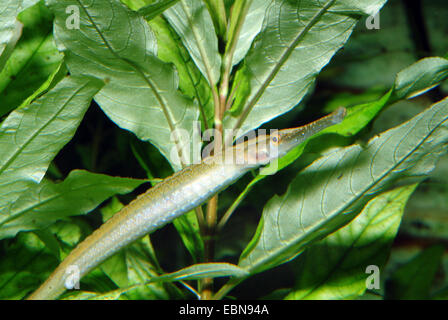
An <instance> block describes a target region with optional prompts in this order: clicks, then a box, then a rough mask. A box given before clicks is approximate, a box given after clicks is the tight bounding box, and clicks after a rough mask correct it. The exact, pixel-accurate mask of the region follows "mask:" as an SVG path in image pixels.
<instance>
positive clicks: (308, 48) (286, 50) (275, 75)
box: [224, 0, 386, 133]
mask: <svg viewBox="0 0 448 320" xmlns="http://www.w3.org/2000/svg"><path fill="white" fill-rule="evenodd" d="M385 2H386V0H384V1H375V3H373V4H372V1H368V0H363V1H356V2H354V1H335V0H327V1H325V2H323V1H315V0H305V1H297V0H295V1H287V0H274V1H272V3H271V4H270V5H269V7H268V9H267V11H266V15H265V18H264V27H263V30H262V31H261V33H260V34H259V35H258V37H257V38H256V39H255V41H254V43H253V45H252V48H251V49H250V50H249V52H248V55H247V57H246V58H245V60H244V65H243V69H246V70H245V71H244V72H245V73H246V74H247V76H248V77H249V80H250V95H249V96H248V98H247V102H246V104H245V107H244V110H243V112H242V113H241V114H239V115H238V116H232V115H230V114H227V116H226V118H225V119H224V120H225V121H224V125H225V127H226V128H234V127H237V128H238V127H239V128H241V129H242V131H241V133H244V132H247V131H248V130H251V129H253V128H256V127H258V126H259V125H261V124H262V123H264V122H266V121H269V120H271V119H272V118H275V117H277V116H279V115H280V114H282V113H285V112H287V111H288V110H290V109H291V108H293V107H294V106H295V105H296V104H297V103H299V102H300V100H301V99H302V98H303V97H304V95H305V94H306V93H307V92H308V90H309V88H310V86H311V85H312V83H313V82H314V80H315V78H316V76H317V74H318V73H319V72H320V70H321V69H322V68H323V67H324V66H325V65H326V64H327V63H328V62H329V60H330V59H331V57H332V56H333V55H334V54H335V53H336V51H337V50H338V49H340V48H341V46H342V45H343V44H344V43H345V42H346V41H347V39H348V37H349V36H350V34H351V32H352V30H353V28H354V26H355V24H356V22H357V21H358V20H359V18H360V17H361V16H363V15H368V14H371V13H372V12H375V11H378V10H379V9H380V8H381V6H382V5H383V4H384V3H385ZM239 72H242V71H239ZM237 94H239V92H238V91H237Z"/></svg>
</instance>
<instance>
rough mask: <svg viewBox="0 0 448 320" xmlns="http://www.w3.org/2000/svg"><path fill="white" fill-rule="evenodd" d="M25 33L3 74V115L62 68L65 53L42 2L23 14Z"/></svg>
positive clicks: (0, 86) (0, 108)
mask: <svg viewBox="0 0 448 320" xmlns="http://www.w3.org/2000/svg"><path fill="white" fill-rule="evenodd" d="M19 19H20V21H21V22H22V23H23V34H22V37H21V38H20V40H19V42H18V43H17V46H16V48H15V49H14V51H13V53H12V54H11V56H10V58H9V59H8V62H7V63H6V65H5V68H4V69H3V70H2V72H1V73H0V101H1V105H0V117H1V116H3V115H5V114H6V113H8V112H10V111H11V110H13V109H15V108H16V107H18V106H19V105H20V104H21V103H22V102H23V101H24V100H25V98H26V97H27V96H30V95H32V94H33V93H34V92H35V91H36V89H38V88H39V87H40V86H41V85H42V83H43V82H44V81H45V80H47V78H48V77H49V76H50V75H51V74H52V73H53V72H54V71H55V70H57V69H58V67H59V65H60V63H61V61H62V55H61V54H60V53H59V52H58V50H57V49H56V46H55V45H54V42H53V35H52V21H53V19H52V15H51V13H50V12H49V10H48V9H47V8H46V7H45V6H44V5H43V4H42V3H38V4H36V5H35V6H33V7H31V8H29V9H27V10H25V11H24V12H22V13H21V14H20V15H19Z"/></svg>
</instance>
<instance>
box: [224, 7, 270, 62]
mask: <svg viewBox="0 0 448 320" xmlns="http://www.w3.org/2000/svg"><path fill="white" fill-rule="evenodd" d="M249 1H251V3H250V6H249V8H248V10H247V14H246V16H245V17H244V22H243V25H242V26H241V31H240V33H239V37H238V42H237V46H236V48H235V52H234V54H233V60H232V65H236V64H238V63H239V62H240V61H241V60H242V59H243V58H244V57H245V56H246V54H247V52H248V51H249V48H250V47H251V45H252V42H253V40H254V39H255V37H256V36H257V35H258V33H259V32H260V31H261V28H262V26H263V20H264V15H265V13H266V10H267V8H268V6H269V4H270V3H271V2H270V1H266V0H248V1H246V0H239V2H249ZM236 14H237V12H235V6H234V7H233V9H232V16H231V18H232V19H231V20H230V31H229V33H231V32H232V31H233V28H237V24H238V22H237V21H235V20H236V18H234V16H235V15H236ZM232 27H233V28H232ZM229 36H230V35H229Z"/></svg>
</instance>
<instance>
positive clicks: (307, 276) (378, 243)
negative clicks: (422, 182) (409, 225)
mask: <svg viewBox="0 0 448 320" xmlns="http://www.w3.org/2000/svg"><path fill="white" fill-rule="evenodd" d="M416 187H417V185H416V184H413V185H410V186H404V187H400V188H397V189H394V190H392V191H389V192H386V193H383V194H380V195H379V196H377V197H375V198H373V199H372V200H370V201H369V202H368V203H367V205H366V206H365V207H364V209H363V210H362V212H361V213H360V215H359V216H358V217H357V218H356V219H355V220H354V221H352V222H350V223H349V224H348V225H347V226H345V227H343V228H342V229H340V230H338V231H336V232H335V233H333V234H331V235H330V236H328V237H326V238H325V239H324V240H322V241H320V242H318V243H316V244H315V245H313V246H312V247H311V248H309V249H308V250H306V251H305V252H304V253H303V254H302V255H301V256H300V257H299V258H298V261H297V262H298V266H299V268H298V269H297V271H296V273H297V279H296V284H295V286H294V288H293V290H292V291H291V292H290V293H289V294H288V295H287V296H286V299H295V300H298V299H317V300H319V299H355V298H357V297H358V296H360V295H362V293H363V292H364V291H365V290H366V278H367V277H368V276H369V273H366V269H367V267H368V266H370V265H375V266H377V267H378V268H381V267H383V266H384V264H385V262H386V259H387V257H388V255H389V250H390V246H391V245H392V242H393V240H394V238H395V235H396V234H397V231H398V227H399V226H400V222H401V218H402V216H403V212H404V208H405V205H406V203H407V201H408V199H409V197H410V196H411V194H412V193H413V192H414V190H415V188H416Z"/></svg>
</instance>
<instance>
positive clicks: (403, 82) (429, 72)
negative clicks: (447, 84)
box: [394, 57, 448, 99]
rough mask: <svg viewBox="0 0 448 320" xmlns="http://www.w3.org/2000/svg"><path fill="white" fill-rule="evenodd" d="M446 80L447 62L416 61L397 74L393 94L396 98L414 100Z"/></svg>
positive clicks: (432, 60) (433, 60)
mask: <svg viewBox="0 0 448 320" xmlns="http://www.w3.org/2000/svg"><path fill="white" fill-rule="evenodd" d="M446 78H448V60H447V59H444V58H439V57H434V58H425V59H422V60H419V61H417V62H416V63H414V64H413V65H411V66H410V67H408V68H406V69H405V70H403V71H401V72H400V73H398V75H397V78H396V79H395V88H394V89H395V94H396V95H397V97H398V98H401V99H402V98H414V97H416V96H419V95H421V94H423V93H425V92H426V91H428V90H431V89H432V88H434V87H435V86H437V85H439V84H440V82H442V81H443V80H445V79H446Z"/></svg>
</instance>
